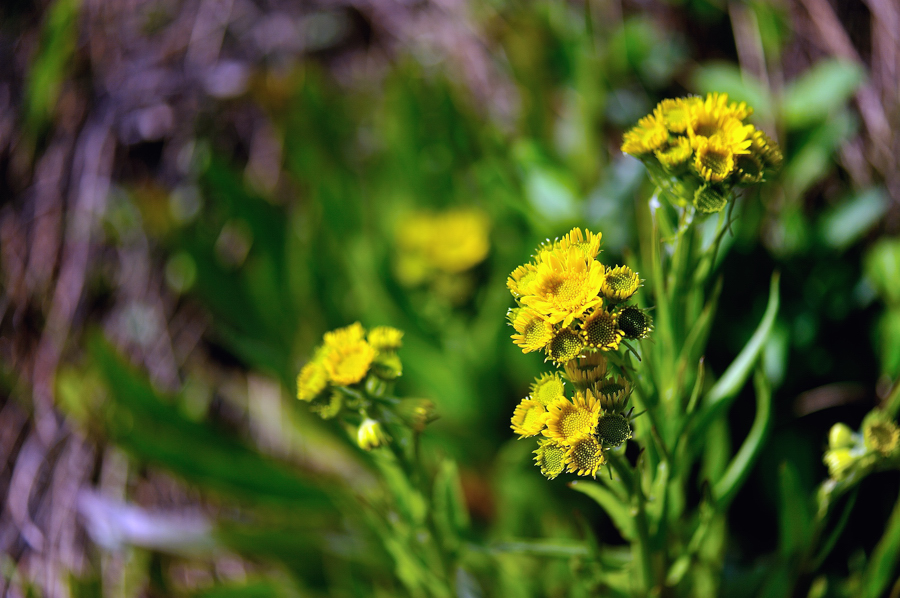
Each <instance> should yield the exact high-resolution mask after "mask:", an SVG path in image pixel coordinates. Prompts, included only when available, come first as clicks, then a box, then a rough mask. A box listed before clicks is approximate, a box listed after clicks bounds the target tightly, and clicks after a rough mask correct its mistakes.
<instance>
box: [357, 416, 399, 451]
mask: <svg viewBox="0 0 900 598" xmlns="http://www.w3.org/2000/svg"><path fill="white" fill-rule="evenodd" d="M390 441H391V437H390V436H388V434H387V432H385V431H384V428H383V427H382V426H381V423H380V422H378V421H377V420H374V419H372V418H371V417H367V418H365V419H364V420H363V422H362V423H361V424H360V425H359V430H357V432H356V443H357V444H358V445H359V447H360V448H362V449H365V450H367V451H371V450H372V449H376V448H378V447H381V446H384V445H385V444H387V443H388V442H390Z"/></svg>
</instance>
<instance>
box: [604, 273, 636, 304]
mask: <svg viewBox="0 0 900 598" xmlns="http://www.w3.org/2000/svg"><path fill="white" fill-rule="evenodd" d="M640 286H641V279H640V278H638V275H637V274H636V273H635V272H634V270H632V269H631V268H629V267H628V266H616V267H615V268H607V269H606V278H605V279H604V281H603V287H602V289H601V292H602V293H603V296H604V297H607V298H609V299H611V300H613V301H616V302H621V301H628V300H629V299H631V296H632V295H634V294H635V293H636V292H637V290H638V287H640Z"/></svg>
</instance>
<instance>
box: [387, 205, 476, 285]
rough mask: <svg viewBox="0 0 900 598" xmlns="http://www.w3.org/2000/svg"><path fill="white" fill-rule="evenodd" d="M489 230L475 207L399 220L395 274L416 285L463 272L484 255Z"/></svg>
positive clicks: (416, 215)
mask: <svg viewBox="0 0 900 598" xmlns="http://www.w3.org/2000/svg"><path fill="white" fill-rule="evenodd" d="M489 233H490V221H489V220H488V217H487V215H486V214H485V213H484V212H482V211H481V210H478V209H473V208H458V209H454V210H448V211H446V212H438V213H432V212H416V213H413V214H411V215H409V216H407V217H406V218H405V219H403V220H402V221H401V222H400V224H399V226H398V228H397V232H396V235H395V238H396V244H397V258H396V261H395V270H396V273H397V277H398V278H399V279H400V282H402V283H404V284H406V285H408V286H416V285H419V284H424V283H426V282H429V281H434V280H435V279H438V280H440V279H441V278H442V277H446V276H448V275H451V276H452V275H459V274H462V273H464V272H466V271H467V270H470V269H472V268H473V267H475V266H477V265H478V264H480V263H481V262H483V261H484V259H485V258H486V257H487V255H488V252H489V250H490V237H489Z"/></svg>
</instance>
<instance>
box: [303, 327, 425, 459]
mask: <svg viewBox="0 0 900 598" xmlns="http://www.w3.org/2000/svg"><path fill="white" fill-rule="evenodd" d="M323 341H324V342H323V343H322V344H321V345H319V346H318V347H316V349H315V351H314V353H313V358H312V359H311V360H310V361H309V362H307V364H306V365H304V366H303V368H302V369H301V370H300V374H299V375H298V376H297V398H298V399H300V400H301V401H304V402H306V403H309V406H310V410H311V411H313V412H314V413H316V414H318V415H319V417H321V418H322V419H332V418H338V417H339V418H340V419H341V420H343V421H344V423H346V424H347V425H349V426H355V427H356V430H357V433H356V439H357V443H358V444H359V446H360V447H362V448H364V449H366V450H372V449H374V448H378V447H381V446H384V445H385V444H387V443H388V442H390V435H389V434H388V433H387V430H386V429H385V425H386V424H387V423H389V422H390V423H394V422H399V423H402V424H404V425H405V427H407V428H410V429H412V430H414V431H416V432H421V431H422V429H424V427H425V425H426V424H428V423H429V422H431V421H433V420H434V419H436V415H435V410H434V404H433V403H432V402H431V401H429V400H427V399H398V398H397V397H394V396H392V394H391V387H392V384H393V382H394V380H396V379H397V378H398V377H399V376H400V375H401V374H402V373H403V364H402V363H401V361H400V357H399V356H398V354H397V350H398V349H400V347H401V346H402V341H403V332H401V331H400V330H397V329H396V328H391V327H389V326H379V327H377V328H373V329H371V330H369V331H368V333H366V330H365V329H364V328H363V327H362V326H361V325H360V324H359V322H356V323H355V324H352V325H350V326H347V327H345V328H339V329H337V330H333V331H331V332H326V333H325V336H324V339H323Z"/></svg>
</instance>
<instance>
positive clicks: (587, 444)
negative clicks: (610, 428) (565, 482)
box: [566, 435, 606, 477]
mask: <svg viewBox="0 0 900 598" xmlns="http://www.w3.org/2000/svg"><path fill="white" fill-rule="evenodd" d="M604 463H606V456H605V455H604V454H603V447H602V445H601V444H600V443H599V442H598V441H597V439H595V438H594V437H593V436H590V435H588V436H581V437H579V438H576V439H575V440H573V441H572V443H571V444H570V445H569V447H568V450H567V451H566V466H567V470H568V471H569V472H570V473H576V474H578V475H581V476H592V477H597V471H598V470H599V469H600V466H602V465H603V464H604Z"/></svg>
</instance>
